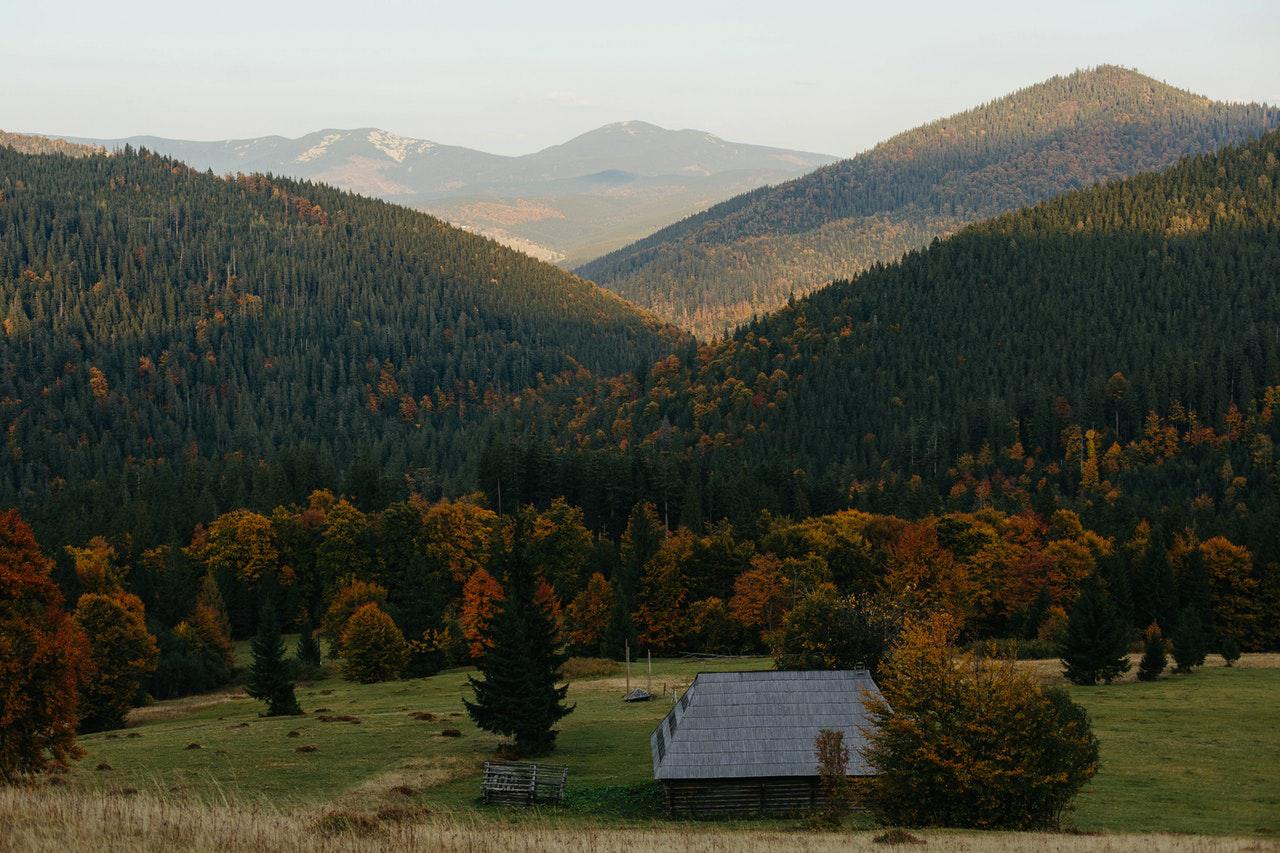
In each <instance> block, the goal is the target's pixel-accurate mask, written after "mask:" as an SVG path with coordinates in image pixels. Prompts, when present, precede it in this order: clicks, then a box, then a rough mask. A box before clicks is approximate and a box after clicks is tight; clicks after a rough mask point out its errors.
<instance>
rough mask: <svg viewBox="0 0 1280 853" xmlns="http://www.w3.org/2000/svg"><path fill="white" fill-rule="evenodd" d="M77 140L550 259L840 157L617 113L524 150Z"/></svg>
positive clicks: (268, 140)
mask: <svg viewBox="0 0 1280 853" xmlns="http://www.w3.org/2000/svg"><path fill="white" fill-rule="evenodd" d="M72 141H75V142H80V143H85V144H90V145H94V146H102V147H105V148H108V149H116V148H121V147H123V146H125V145H130V146H133V147H135V148H137V147H143V148H147V149H148V150H151V151H156V152H159V153H161V154H166V155H169V156H171V157H175V158H177V159H179V160H182V161H183V162H185V163H187V164H189V165H191V166H192V167H194V168H196V169H200V170H205V169H212V170H213V171H214V172H217V173H218V174H228V173H236V172H244V173H252V172H261V173H264V174H275V175H288V176H292V177H297V178H309V179H311V180H316V181H323V182H325V183H329V184H332V185H334V186H337V187H341V188H343V189H348V190H351V191H352V192H358V193H362V194H364V195H370V196H374V197H377V198H382V199H386V200H389V201H395V202H397V203H399V204H404V205H407V206H410V207H416V208H419V209H422V210H426V211H428V212H432V213H435V214H437V215H439V216H441V217H443V218H445V219H447V220H449V221H450V222H453V223H454V224H457V225H459V226H462V227H465V228H467V229H469V230H473V231H477V232H479V233H482V234H485V235H487V236H491V237H493V238H495V239H498V240H500V241H501V242H504V243H507V244H508V245H512V246H515V247H516V248H519V249H521V250H522V251H526V252H528V253H530V254H533V255H535V256H536V257H539V258H542V259H544V260H552V261H567V262H575V263H576V262H581V261H583V260H587V259H589V258H591V257H594V256H595V255H597V254H600V253H601V252H603V251H607V250H610V249H614V248H617V247H618V246H622V245H625V244H626V243H628V242H630V241H631V240H634V239H636V238H637V237H640V236H643V235H644V234H647V233H649V232H651V231H652V230H653V229H655V228H658V227H661V226H662V225H666V224H667V223H669V222H671V221H673V220H675V219H679V218H680V217H682V216H687V215H688V214H690V213H693V212H696V211H698V210H702V209H704V208H706V207H708V206H710V205H711V204H714V203H715V202H718V201H721V200H723V199H725V198H728V197H729V196H732V195H735V194H736V193H739V192H741V191H743V190H745V189H752V188H754V187H758V186H760V185H762V184H766V183H770V182H776V181H779V180H785V179H787V178H791V177H794V176H796V175H799V174H802V173H804V172H808V171H810V170H812V169H814V168H816V167H817V166H820V165H823V164H825V163H830V162H832V161H833V160H834V159H835V158H834V157H828V156H825V155H822V154H810V153H807V152H801V151H788V150H785V149H780V148H767V147H764V146H759V145H744V144H741V143H736V142H726V141H725V140H723V139H720V138H719V137H717V136H713V135H711V134H709V133H703V132H702V131H696V130H666V129H664V128H661V127H658V126H657V125H653V124H647V123H645V122H639V121H626V122H620V123H617V124H611V125H607V126H605V127H602V128H599V129H597V130H593V131H591V132H589V133H584V134H582V135H581V136H577V137H575V138H573V139H571V140H569V141H568V142H565V143H564V144H562V145H553V146H551V147H550V148H546V149H543V150H542V151H538V152H535V153H533V154H527V155H524V156H521V157H506V156H500V155H496V154H488V153H485V152H483V151H476V150H473V149H470V148H462V147H458V146H453V145H441V144H439V143H436V142H431V141H429V140H425V139H410V138H408V137H404V136H399V135H397V134H394V133H390V132H388V131H385V130H379V129H377V128H368V127H366V128H360V129H357V130H336V129H326V130H319V131H316V132H315V133H310V134H307V135H306V136H303V137H300V138H298V139H286V138H284V137H281V136H264V137H258V138H254V139H228V140H222V141H217V142H192V141H188V140H181V139H164V138H160V137H154V136H134V137H129V138H127V139H73V140H72Z"/></svg>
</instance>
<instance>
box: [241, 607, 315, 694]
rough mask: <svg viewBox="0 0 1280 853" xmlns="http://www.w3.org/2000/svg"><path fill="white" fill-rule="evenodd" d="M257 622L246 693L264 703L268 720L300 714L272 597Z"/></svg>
mask: <svg viewBox="0 0 1280 853" xmlns="http://www.w3.org/2000/svg"><path fill="white" fill-rule="evenodd" d="M266 599H267V603H266V604H265V605H264V606H263V608H262V616H261V618H260V619H259V622H258V635H257V636H256V637H254V639H253V666H252V667H251V668H250V669H249V683H248V684H247V685H246V691H247V692H248V694H249V695H250V696H252V697H253V698H254V699H258V700H261V701H263V702H265V703H267V713H266V716H268V717H283V716H291V715H294V714H301V713H302V709H301V708H299V707H298V698H297V696H295V695H294V693H293V679H292V678H290V675H289V666H288V663H286V661H285V659H284V639H283V638H282V637H281V636H280V623H279V621H278V620H277V618H276V610H275V606H274V605H273V604H272V603H271V602H272V599H273V596H270V595H268V596H266Z"/></svg>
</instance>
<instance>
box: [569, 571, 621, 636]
mask: <svg viewBox="0 0 1280 853" xmlns="http://www.w3.org/2000/svg"><path fill="white" fill-rule="evenodd" d="M613 604H614V595H613V587H611V586H610V585H609V581H607V580H605V577H604V575H602V574H600V573H599V572H594V573H593V574H592V575H591V578H590V580H588V581H587V585H586V586H585V587H584V588H583V590H582V592H580V593H578V594H577V595H576V596H575V597H574V599H573V601H571V602H569V606H568V607H567V608H565V623H566V627H567V629H568V639H569V645H570V646H571V647H572V648H573V649H574V650H575V651H578V652H590V653H595V652H597V651H600V648H601V643H602V641H603V640H604V632H605V629H607V628H608V627H609V617H610V615H611V614H612V613H613Z"/></svg>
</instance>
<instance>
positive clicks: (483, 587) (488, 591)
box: [458, 569, 502, 659]
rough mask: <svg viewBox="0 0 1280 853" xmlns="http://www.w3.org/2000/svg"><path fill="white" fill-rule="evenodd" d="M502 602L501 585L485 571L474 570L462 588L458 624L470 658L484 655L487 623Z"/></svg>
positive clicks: (489, 640) (487, 643) (487, 642)
mask: <svg viewBox="0 0 1280 853" xmlns="http://www.w3.org/2000/svg"><path fill="white" fill-rule="evenodd" d="M501 601H502V585H501V584H499V583H498V581H497V580H496V579H495V578H494V577H493V575H491V574H489V573H488V572H487V571H485V570H484V569H476V570H475V572H473V573H472V575H471V577H469V578H467V582H466V583H465V584H463V587H462V612H461V613H459V614H458V622H459V624H460V625H461V626H462V636H463V637H464V638H465V639H466V641H467V648H468V650H469V653H470V655H471V657H472V658H473V659H476V658H479V657H480V656H481V655H483V654H484V650H485V648H486V646H488V645H490V643H491V639H490V637H489V635H488V629H489V623H490V621H492V619H493V615H494V613H495V612H497V609H498V603H499V602H501Z"/></svg>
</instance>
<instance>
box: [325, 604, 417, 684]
mask: <svg viewBox="0 0 1280 853" xmlns="http://www.w3.org/2000/svg"><path fill="white" fill-rule="evenodd" d="M341 648H342V672H343V675H345V676H346V677H347V678H348V679H349V680H351V681H359V682H360V683H361V684H372V683H374V682H377V681H390V680H392V679H395V678H399V677H400V673H402V672H403V671H404V666H405V663H406V661H407V660H408V657H409V646H408V644H407V643H405V640H404V635H403V634H402V633H400V629H399V628H397V627H396V623H395V622H394V621H393V620H392V619H391V617H390V616H388V615H387V614H386V613H385V612H383V610H382V609H381V608H380V607H378V605H377V604H375V603H373V602H369V603H368V604H363V605H361V606H360V608H359V609H358V610H356V612H355V613H353V614H351V618H350V619H348V620H347V623H346V626H345V627H344V628H343V629H342V642H341Z"/></svg>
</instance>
